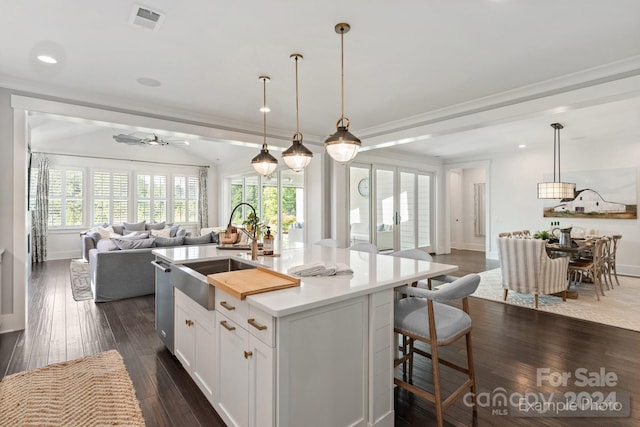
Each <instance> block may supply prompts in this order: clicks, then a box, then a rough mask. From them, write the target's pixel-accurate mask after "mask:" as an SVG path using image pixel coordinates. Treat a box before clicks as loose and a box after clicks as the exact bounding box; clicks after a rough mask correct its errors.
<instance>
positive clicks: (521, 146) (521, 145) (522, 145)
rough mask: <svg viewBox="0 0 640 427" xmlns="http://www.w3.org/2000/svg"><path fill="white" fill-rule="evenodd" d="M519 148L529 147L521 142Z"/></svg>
mask: <svg viewBox="0 0 640 427" xmlns="http://www.w3.org/2000/svg"><path fill="white" fill-rule="evenodd" d="M518 148H527V146H526V144H520V145H518Z"/></svg>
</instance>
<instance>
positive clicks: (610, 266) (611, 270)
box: [606, 234, 622, 286]
mask: <svg viewBox="0 0 640 427" xmlns="http://www.w3.org/2000/svg"><path fill="white" fill-rule="evenodd" d="M620 239H622V236H621V235H619V234H614V235H612V236H611V246H610V249H609V256H608V257H607V260H606V262H607V270H608V274H609V281H610V282H611V285H612V286H613V279H614V278H615V279H616V283H617V284H618V286H620V281H619V280H618V270H617V269H616V253H617V252H618V244H619V240H620ZM612 275H613V276H612Z"/></svg>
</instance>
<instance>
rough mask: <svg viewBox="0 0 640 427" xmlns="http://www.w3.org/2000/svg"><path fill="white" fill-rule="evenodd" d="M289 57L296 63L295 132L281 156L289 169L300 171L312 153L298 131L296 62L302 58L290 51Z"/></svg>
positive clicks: (305, 165)
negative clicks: (291, 142)
mask: <svg viewBox="0 0 640 427" xmlns="http://www.w3.org/2000/svg"><path fill="white" fill-rule="evenodd" d="M289 58H291V60H292V61H293V62H295V64H296V133H295V134H294V135H293V144H292V145H291V147H289V148H287V149H286V150H285V151H284V153H282V158H283V159H284V162H285V163H286V164H287V166H289V169H291V170H293V171H294V172H300V171H301V170H303V169H304V168H306V167H307V166H308V165H309V163H311V158H312V157H313V153H312V152H311V151H310V150H309V149H308V148H307V147H305V146H304V145H302V133H300V125H299V120H298V62H299V61H300V60H301V59H302V55H300V54H299V53H292V54H291V55H290V56H289Z"/></svg>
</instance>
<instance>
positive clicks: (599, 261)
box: [569, 237, 606, 301]
mask: <svg viewBox="0 0 640 427" xmlns="http://www.w3.org/2000/svg"><path fill="white" fill-rule="evenodd" d="M605 240H606V238H605V237H601V238H598V239H595V240H594V243H593V251H592V252H593V257H592V258H591V259H589V258H580V259H577V260H572V261H571V262H569V280H570V283H572V284H575V283H577V282H578V275H580V282H581V283H586V282H585V281H584V280H583V279H584V276H585V275H586V276H587V277H589V278H590V279H591V282H592V283H593V287H594V290H595V294H596V299H597V300H598V301H600V294H602V296H604V290H603V289H602V275H603V274H604V269H603V266H604V252H603V250H604V247H605Z"/></svg>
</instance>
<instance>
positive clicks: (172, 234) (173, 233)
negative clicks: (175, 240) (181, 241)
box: [167, 224, 180, 237]
mask: <svg viewBox="0 0 640 427" xmlns="http://www.w3.org/2000/svg"><path fill="white" fill-rule="evenodd" d="M167 226H168V227H169V230H171V232H170V233H169V237H176V233H177V232H178V230H180V226H179V225H173V224H171V225H169V224H167Z"/></svg>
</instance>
